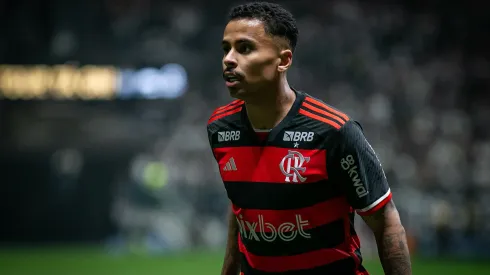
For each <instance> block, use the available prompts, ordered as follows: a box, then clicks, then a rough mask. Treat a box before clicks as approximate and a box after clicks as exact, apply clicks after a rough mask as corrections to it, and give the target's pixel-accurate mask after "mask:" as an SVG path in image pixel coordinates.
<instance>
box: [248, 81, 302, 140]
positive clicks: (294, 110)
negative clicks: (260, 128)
mask: <svg viewBox="0 0 490 275" xmlns="http://www.w3.org/2000/svg"><path fill="white" fill-rule="evenodd" d="M291 89H292V90H293V91H294V93H295V94H296V99H295V100H294V103H293V106H291V109H290V110H289V112H288V113H287V115H286V116H285V117H284V118H283V119H282V120H281V122H279V124H278V125H276V127H274V128H272V129H271V131H270V133H269V136H268V138H267V140H266V141H265V142H266V143H267V142H270V141H273V140H275V138H276V136H277V135H278V134H279V133H280V132H281V131H282V130H283V129H284V128H286V127H287V126H289V125H290V124H291V122H292V121H293V119H294V118H295V117H296V115H297V114H298V112H299V109H300V107H301V104H302V103H303V100H304V98H305V94H304V93H303V92H300V91H297V90H295V89H294V88H293V87H291ZM241 120H242V121H243V125H244V126H245V127H246V129H245V130H246V132H247V133H248V135H249V136H250V138H251V139H253V140H255V141H256V142H257V143H262V142H260V141H259V139H258V138H257V135H256V133H255V130H254V129H253V127H252V124H251V123H250V120H249V119H248V115H247V109H246V105H244V106H243V108H242V112H241Z"/></svg>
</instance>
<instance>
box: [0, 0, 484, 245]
mask: <svg viewBox="0 0 490 275" xmlns="http://www.w3.org/2000/svg"><path fill="white" fill-rule="evenodd" d="M4 2H6V1H4ZM17 2H18V3H17V4H15V5H31V4H32V3H31V4H30V3H29V1H17ZM51 2H52V4H53V6H44V5H45V4H41V2H36V3H37V4H36V5H39V6H38V8H39V9H38V10H50V12H49V13H47V14H49V18H44V17H42V18H41V17H40V16H41V15H38V13H37V12H36V11H37V10H36V9H34V8H32V9H18V10H19V11H22V12H19V13H12V14H5V17H4V18H6V19H5V20H9V21H8V22H9V25H8V26H6V25H5V24H3V26H2V27H3V28H5V30H6V31H7V32H9V31H12V30H16V31H17V32H18V33H16V34H11V37H13V38H14V39H13V40H12V41H11V42H10V43H8V44H5V43H0V57H1V58H2V60H4V63H22V64H33V63H34V64H39V63H41V64H59V63H65V62H67V61H69V62H74V63H80V64H113V65H116V66H119V67H141V66H161V65H162V64H166V63H179V64H181V65H183V66H184V67H185V68H186V70H187V71H188V74H189V89H188V91H187V93H186V94H185V95H184V97H183V98H181V99H180V100H181V101H182V102H183V106H185V109H184V110H183V114H181V115H179V116H178V117H175V121H176V122H177V123H176V125H178V126H176V127H175V128H173V129H172V131H169V130H168V129H166V128H165V126H159V127H161V135H162V139H161V140H160V141H157V142H156V143H155V144H153V145H151V146H150V147H151V150H150V151H149V152H150V155H151V157H150V158H152V159H157V160H159V161H161V162H162V163H164V164H165V166H166V170H167V171H168V175H169V183H168V186H166V190H167V191H166V192H169V193H167V195H166V196H165V198H166V199H164V200H165V201H166V202H167V203H164V204H163V205H164V206H163V208H158V209H159V210H158V211H157V213H159V214H157V215H160V216H162V215H163V216H165V217H166V218H165V219H164V221H166V222H163V223H162V224H165V225H163V227H164V228H165V229H164V231H165V232H167V233H168V232H173V233H172V234H174V235H172V236H179V237H178V238H177V239H180V240H182V242H181V243H179V244H175V245H177V246H178V245H182V246H185V245H184V243H192V244H194V245H198V244H200V245H202V244H205V245H208V246H211V245H216V246H221V245H222V243H223V241H224V239H225V236H226V234H224V230H225V229H226V228H225V221H224V219H223V217H224V214H225V210H226V206H227V200H226V196H225V194H224V190H223V186H222V184H220V180H219V176H218V171H217V167H216V166H215V164H214V161H213V159H212V155H211V153H210V150H209V145H208V141H207V136H206V131H205V129H206V128H205V126H206V120H207V117H208V116H209V114H211V113H212V110H213V108H215V107H217V106H219V105H220V104H223V103H226V102H227V101H229V96H228V94H227V92H226V90H225V87H224V84H223V81H222V78H221V67H220V60H221V55H222V53H221V49H220V42H221V35H222V30H223V26H224V25H223V24H224V23H225V15H226V11H227V8H228V7H229V6H231V5H232V4H234V3H231V2H228V1H224V2H223V1H214V2H213V3H204V2H199V1H179V2H178V3H172V4H171V3H170V2H168V1H150V0H125V1H122V0H106V1H103V2H101V3H99V2H97V1H70V3H68V2H66V1H61V0H57V1H51ZM283 2H284V3H285V5H286V6H287V7H289V8H290V9H291V10H293V11H294V13H295V16H296V17H297V21H298V25H299V28H300V41H299V44H298V49H297V52H296V53H295V56H294V65H293V68H292V69H291V70H290V72H289V78H290V83H292V85H293V87H295V88H297V89H300V90H302V91H305V92H307V93H310V94H312V95H314V96H317V97H319V98H321V99H323V100H324V101H326V102H327V103H329V104H331V105H333V106H336V107H338V108H340V109H341V110H343V111H345V112H347V113H348V114H350V116H351V117H353V118H355V119H357V120H358V121H360V122H361V124H362V125H363V127H364V130H365V134H366V137H367V138H368V140H369V141H370V142H371V144H372V146H373V147H374V149H375V150H376V152H377V153H378V156H379V158H380V160H381V162H382V164H383V167H384V169H385V171H386V174H387V177H388V180H389V182H390V184H391V187H392V190H393V193H394V198H395V200H396V202H397V203H398V207H399V209H400V211H401V214H402V219H404V222H405V224H406V227H407V229H408V231H409V233H410V235H411V236H412V237H413V246H414V247H416V248H417V251H419V252H421V253H427V254H431V253H432V254H434V253H437V254H441V253H462V254H468V253H474V252H484V251H485V244H486V245H487V246H486V247H488V245H490V238H489V237H488V236H490V235H489V234H488V233H489V232H490V206H489V205H488V203H486V202H488V201H490V169H489V168H490V128H489V127H488V125H490V93H489V92H488V89H489V88H490V86H489V84H490V81H489V76H490V63H489V62H490V61H489V56H488V52H486V51H487V50H486V49H488V46H489V43H488V36H487V37H484V35H483V29H484V28H485V27H484V26H482V27H480V24H483V23H482V22H481V20H480V19H481V18H483V16H480V15H481V14H482V13H478V10H477V9H472V8H471V7H467V6H465V7H463V6H458V5H455V6H451V7H449V6H448V7H446V8H444V9H441V8H440V7H445V6H444V5H442V6H441V5H437V4H434V7H427V6H417V4H416V3H418V1H415V2H414V3H412V4H404V3H402V1H391V4H386V3H384V2H383V1H366V2H364V1H362V3H361V1H359V2H356V1H343V0H335V1H316V2H315V3H313V2H312V3H309V4H308V5H303V4H301V3H300V1H283ZM368 2H369V3H368ZM223 3H226V4H225V5H223ZM434 3H440V2H438V1H435V2H434ZM12 5H14V4H12ZM420 5H423V4H420ZM461 5H463V4H461ZM43 14H44V13H43ZM470 15H471V16H470ZM40 20H41V21H42V22H43V24H39V23H37V22H39V21H40ZM14 49H15V50H14ZM140 159H141V157H139V158H138V159H137V160H140ZM135 163H138V161H135ZM169 190H172V191H169ZM169 194H171V195H169ZM162 199H163V198H162ZM116 209H117V207H116ZM161 209H163V210H161ZM142 211H143V212H147V211H149V210H142ZM116 212H117V211H116ZM122 212H124V211H122ZM122 212H118V213H119V214H116V217H119V219H120V220H124V218H122V216H124V215H120V214H121V213H122ZM131 213H133V212H131ZM138 213H139V212H138ZM162 213H164V214H162ZM183 213H184V214H183ZM131 216H132V217H134V213H133V214H132V215H131ZM129 219H130V220H131V218H130V217H129ZM169 221H171V222H169ZM169 224H172V225H174V226H173V227H172V226H169ZM360 226H362V225H360ZM183 228H186V229H189V232H187V233H188V234H187V235H186V234H184V233H182V232H185V231H183ZM198 231H199V232H198ZM366 232H367V231H366ZM366 232H364V233H363V234H367V233H366ZM176 234H179V235H176ZM168 239H174V240H175V238H170V237H169V238H168ZM184 239H192V240H189V241H184ZM364 239H369V237H368V236H365V237H364ZM373 244H374V243H373V242H372V241H371V242H370V241H366V242H365V244H364V245H365V249H366V250H373V249H374V247H373ZM373 251H374V250H373ZM487 252H488V251H487Z"/></svg>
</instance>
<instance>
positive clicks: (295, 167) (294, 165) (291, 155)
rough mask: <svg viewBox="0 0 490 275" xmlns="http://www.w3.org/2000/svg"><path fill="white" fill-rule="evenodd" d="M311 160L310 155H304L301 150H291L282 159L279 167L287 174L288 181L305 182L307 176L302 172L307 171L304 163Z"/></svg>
mask: <svg viewBox="0 0 490 275" xmlns="http://www.w3.org/2000/svg"><path fill="white" fill-rule="evenodd" d="M309 161H310V157H304V156H303V155H302V154H301V153H300V152H298V151H293V150H289V151H288V154H287V155H286V156H285V157H284V158H283V159H282V161H281V163H280V164H279V169H281V172H282V173H283V174H284V175H285V176H286V182H291V181H292V182H298V180H299V181H301V182H304V181H305V180H306V177H304V176H302V175H301V173H304V172H305V171H306V167H303V164H304V163H305V162H306V163H308V162H309Z"/></svg>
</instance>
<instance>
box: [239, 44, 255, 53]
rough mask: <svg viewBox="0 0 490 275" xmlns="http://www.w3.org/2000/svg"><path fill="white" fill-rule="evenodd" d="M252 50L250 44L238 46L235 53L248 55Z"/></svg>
mask: <svg viewBox="0 0 490 275" xmlns="http://www.w3.org/2000/svg"><path fill="white" fill-rule="evenodd" d="M252 50H253V48H252V45H250V44H245V43H244V44H240V45H239V46H238V48H237V51H238V52H239V53H241V54H248V53H250V52H251V51H252Z"/></svg>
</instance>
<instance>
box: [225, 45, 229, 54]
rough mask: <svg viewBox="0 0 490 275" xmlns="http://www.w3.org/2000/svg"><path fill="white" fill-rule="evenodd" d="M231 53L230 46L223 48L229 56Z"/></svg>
mask: <svg viewBox="0 0 490 275" xmlns="http://www.w3.org/2000/svg"><path fill="white" fill-rule="evenodd" d="M229 51H230V46H223V53H225V54H227V53H228V52H229Z"/></svg>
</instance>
